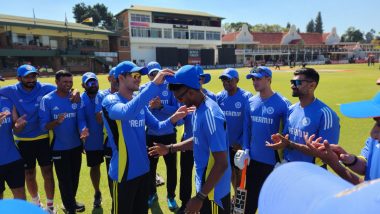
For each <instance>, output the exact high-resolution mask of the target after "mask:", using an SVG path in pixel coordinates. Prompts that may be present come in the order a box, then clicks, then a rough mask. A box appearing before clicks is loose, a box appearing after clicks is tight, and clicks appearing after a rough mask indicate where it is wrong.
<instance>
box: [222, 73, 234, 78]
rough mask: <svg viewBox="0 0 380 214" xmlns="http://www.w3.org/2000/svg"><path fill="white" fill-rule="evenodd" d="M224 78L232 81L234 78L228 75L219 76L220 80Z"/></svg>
mask: <svg viewBox="0 0 380 214" xmlns="http://www.w3.org/2000/svg"><path fill="white" fill-rule="evenodd" d="M223 77H227V78H228V79H232V78H233V77H231V75H228V74H222V75H220V76H219V79H222V78H223Z"/></svg>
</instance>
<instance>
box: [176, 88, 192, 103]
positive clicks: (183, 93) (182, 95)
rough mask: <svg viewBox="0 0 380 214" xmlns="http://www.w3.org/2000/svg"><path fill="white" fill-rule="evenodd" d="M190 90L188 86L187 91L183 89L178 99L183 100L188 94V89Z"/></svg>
mask: <svg viewBox="0 0 380 214" xmlns="http://www.w3.org/2000/svg"><path fill="white" fill-rule="evenodd" d="M188 90H189V88H186V90H185V91H183V92H182V93H181V94H180V95H178V96H177V97H176V98H177V100H179V101H181V100H182V98H183V97H184V96H185V95H186V93H187V91H188Z"/></svg>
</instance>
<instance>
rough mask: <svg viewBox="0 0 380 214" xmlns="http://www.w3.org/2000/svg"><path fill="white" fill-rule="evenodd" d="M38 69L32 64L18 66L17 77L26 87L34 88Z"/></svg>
mask: <svg viewBox="0 0 380 214" xmlns="http://www.w3.org/2000/svg"><path fill="white" fill-rule="evenodd" d="M37 77H38V70H37V69H36V68H35V67H34V66H31V65H27V64H25V65H21V66H20V67H18V68H17V79H18V81H19V82H20V83H21V85H22V86H23V87H24V88H25V89H30V90H31V89H33V88H34V87H35V86H36V84H37Z"/></svg>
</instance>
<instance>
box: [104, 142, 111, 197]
mask: <svg viewBox="0 0 380 214" xmlns="http://www.w3.org/2000/svg"><path fill="white" fill-rule="evenodd" d="M107 141H108V136H107V137H106V139H105V140H104V147H103V148H104V159H105V160H106V169H107V180H108V188H109V191H110V195H111V198H112V195H113V194H112V188H113V181H112V179H111V177H110V176H109V174H108V172H109V170H110V163H111V158H112V149H111V148H110V147H107V146H106V142H107Z"/></svg>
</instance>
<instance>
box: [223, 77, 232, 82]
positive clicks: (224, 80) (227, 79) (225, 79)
mask: <svg viewBox="0 0 380 214" xmlns="http://www.w3.org/2000/svg"><path fill="white" fill-rule="evenodd" d="M220 80H222V82H231V80H232V79H230V78H228V77H222V78H220Z"/></svg>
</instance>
